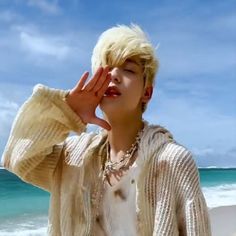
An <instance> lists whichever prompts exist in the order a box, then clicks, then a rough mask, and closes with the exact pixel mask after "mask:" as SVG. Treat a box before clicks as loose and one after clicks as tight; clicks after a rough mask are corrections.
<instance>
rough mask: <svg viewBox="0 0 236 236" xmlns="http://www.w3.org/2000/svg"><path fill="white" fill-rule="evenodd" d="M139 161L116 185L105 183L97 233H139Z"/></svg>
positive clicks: (119, 235)
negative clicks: (137, 200)
mask: <svg viewBox="0 0 236 236" xmlns="http://www.w3.org/2000/svg"><path fill="white" fill-rule="evenodd" d="M137 161H139V160H138V159H136V161H135V162H134V164H133V165H132V166H131V167H130V169H129V170H128V171H127V172H126V173H125V174H124V176H122V177H121V179H120V181H119V182H118V183H116V184H115V185H114V186H110V185H109V184H108V183H107V182H106V183H105V189H104V195H103V200H102V204H101V208H100V214H99V215H100V216H99V220H98V221H97V223H98V227H97V228H98V231H99V232H98V231H97V235H99V236H102V235H108V236H135V235H137V231H136V230H137V227H136V225H137V216H136V182H137V177H138V174H139V171H140V169H139V165H137Z"/></svg>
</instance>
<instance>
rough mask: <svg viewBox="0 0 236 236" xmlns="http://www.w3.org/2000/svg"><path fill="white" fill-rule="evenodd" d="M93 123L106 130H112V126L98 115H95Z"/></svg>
mask: <svg viewBox="0 0 236 236" xmlns="http://www.w3.org/2000/svg"><path fill="white" fill-rule="evenodd" d="M90 123H91V124H95V125H98V126H100V127H102V128H104V129H106V130H108V131H109V130H111V126H110V125H109V124H108V123H107V122H106V121H105V120H103V119H100V118H98V117H94V118H93V119H92V120H91V122H90Z"/></svg>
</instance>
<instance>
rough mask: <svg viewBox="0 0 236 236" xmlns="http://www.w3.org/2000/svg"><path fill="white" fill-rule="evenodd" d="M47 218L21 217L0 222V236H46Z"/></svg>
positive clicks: (41, 216)
mask: <svg viewBox="0 0 236 236" xmlns="http://www.w3.org/2000/svg"><path fill="white" fill-rule="evenodd" d="M46 235H47V216H45V215H22V216H20V217H13V218H8V219H1V221H0V236H46Z"/></svg>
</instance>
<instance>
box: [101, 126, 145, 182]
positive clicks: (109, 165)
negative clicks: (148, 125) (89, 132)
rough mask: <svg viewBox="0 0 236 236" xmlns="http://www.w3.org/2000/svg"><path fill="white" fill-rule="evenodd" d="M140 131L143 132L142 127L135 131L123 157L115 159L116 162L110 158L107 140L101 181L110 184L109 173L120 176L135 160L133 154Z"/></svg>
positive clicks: (136, 148) (139, 138) (139, 137)
mask: <svg viewBox="0 0 236 236" xmlns="http://www.w3.org/2000/svg"><path fill="white" fill-rule="evenodd" d="M142 133H143V129H142V130H140V131H139V132H138V133H137V135H136V137H135V141H134V142H133V143H132V145H131V147H130V148H129V149H128V150H127V151H126V153H125V154H124V155H123V157H122V158H121V159H120V160H119V161H116V162H113V161H112V160H111V157H110V145H109V142H107V158H106V162H105V164H104V170H103V183H104V182H105V181H107V182H108V183H109V185H110V186H112V185H111V183H110V179H109V177H110V176H111V175H114V176H119V177H121V176H122V172H123V171H127V170H128V169H129V168H130V166H131V165H132V164H133V162H134V160H135V158H134V157H135V155H134V154H135V152H136V151H137V150H138V147H139V143H140V140H141V135H142Z"/></svg>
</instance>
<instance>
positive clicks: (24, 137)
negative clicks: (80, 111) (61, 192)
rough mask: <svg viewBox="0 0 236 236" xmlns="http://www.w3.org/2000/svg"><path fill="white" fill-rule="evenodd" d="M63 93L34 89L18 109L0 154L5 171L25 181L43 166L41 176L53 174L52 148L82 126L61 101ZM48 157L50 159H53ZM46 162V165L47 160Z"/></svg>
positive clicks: (55, 159) (39, 86)
mask: <svg viewBox="0 0 236 236" xmlns="http://www.w3.org/2000/svg"><path fill="white" fill-rule="evenodd" d="M65 95H66V91H62V90H55V89H49V88H47V87H44V86H42V85H38V86H36V87H35V88H34V92H33V94H32V96H31V97H30V98H29V99H28V100H27V101H26V102H25V103H24V105H23V106H22V107H21V108H20V110H19V112H18V114H17V116H16V119H15V121H14V124H13V126H12V130H11V133H10V137H9V140H8V143H7V145H6V148H5V151H4V154H3V165H4V166H5V168H6V169H8V170H10V171H12V172H14V173H16V174H17V175H19V176H20V177H21V178H25V177H26V176H27V175H28V174H29V173H30V172H31V171H33V170H34V169H36V168H38V167H39V166H40V165H42V163H44V164H43V166H44V169H43V170H42V171H44V172H45V175H47V174H48V173H51V172H53V169H54V168H55V166H56V165H55V164H53V163H52V162H55V163H56V162H57V161H58V158H59V156H60V150H59V149H58V148H55V147H56V145H58V144H59V143H61V142H63V141H64V140H65V139H66V137H67V136H68V134H69V132H70V131H75V132H77V133H80V132H82V131H83V130H84V128H85V125H84V124H83V123H82V122H81V120H80V118H79V117H78V116H77V115H76V114H75V113H74V112H73V111H72V110H71V109H70V107H69V106H68V105H67V104H66V102H65V101H64V98H65ZM50 155H52V156H54V158H53V159H51V158H50ZM46 158H47V159H48V163H47V159H46Z"/></svg>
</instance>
